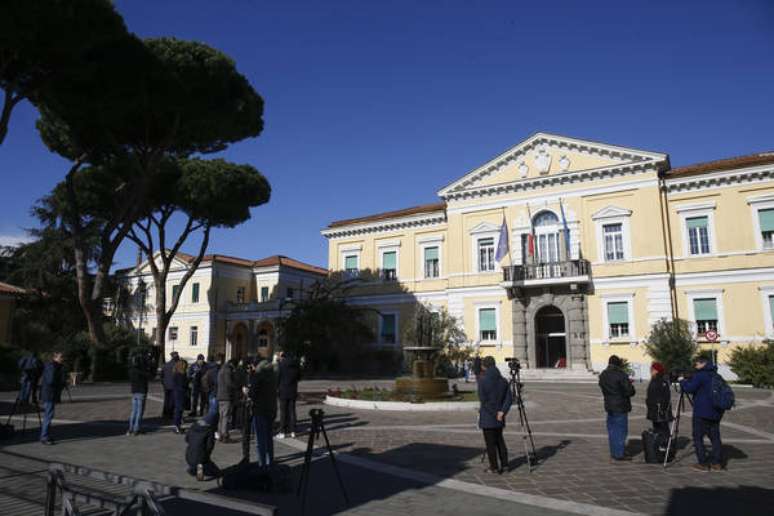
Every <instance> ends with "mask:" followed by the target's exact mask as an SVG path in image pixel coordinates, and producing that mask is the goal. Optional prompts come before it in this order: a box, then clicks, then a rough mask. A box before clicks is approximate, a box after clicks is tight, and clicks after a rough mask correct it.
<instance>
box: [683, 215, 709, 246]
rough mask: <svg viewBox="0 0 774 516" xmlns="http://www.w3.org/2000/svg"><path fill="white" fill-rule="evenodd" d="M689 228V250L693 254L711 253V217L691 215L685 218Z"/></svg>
mask: <svg viewBox="0 0 774 516" xmlns="http://www.w3.org/2000/svg"><path fill="white" fill-rule="evenodd" d="M685 224H686V227H687V228H688V251H689V252H690V254H692V255H701V254H709V252H710V243H709V218H708V217H707V216H702V217H690V218H687V219H685Z"/></svg>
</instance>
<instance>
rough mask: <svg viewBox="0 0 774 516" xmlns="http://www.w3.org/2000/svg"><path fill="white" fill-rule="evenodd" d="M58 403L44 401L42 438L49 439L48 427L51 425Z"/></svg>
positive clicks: (43, 439) (42, 439)
mask: <svg viewBox="0 0 774 516" xmlns="http://www.w3.org/2000/svg"><path fill="white" fill-rule="evenodd" d="M55 406H56V403H54V402H53V401H44V402H43V425H42V426H41V427H40V440H41V441H48V429H49V427H50V426H51V421H52V420H53V419H54V407H55Z"/></svg>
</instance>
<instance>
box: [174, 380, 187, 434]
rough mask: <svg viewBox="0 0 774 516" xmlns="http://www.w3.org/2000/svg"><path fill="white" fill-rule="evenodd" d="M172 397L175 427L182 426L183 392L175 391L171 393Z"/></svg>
mask: <svg viewBox="0 0 774 516" xmlns="http://www.w3.org/2000/svg"><path fill="white" fill-rule="evenodd" d="M172 397H173V400H174V405H175V407H174V420H173V424H174V425H175V426H180V425H182V424H183V404H184V403H185V390H183V389H175V390H173V391H172Z"/></svg>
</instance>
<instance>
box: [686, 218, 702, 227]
mask: <svg viewBox="0 0 774 516" xmlns="http://www.w3.org/2000/svg"><path fill="white" fill-rule="evenodd" d="M685 222H686V223H687V224H688V229H696V228H706V227H707V217H692V218H690V219H686V221H685Z"/></svg>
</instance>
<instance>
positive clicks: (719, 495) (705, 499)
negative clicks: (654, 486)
mask: <svg viewBox="0 0 774 516" xmlns="http://www.w3.org/2000/svg"><path fill="white" fill-rule="evenodd" d="M772 506H774V490H772V489H763V488H762V487H750V486H741V487H736V488H732V487H711V488H702V487H686V488H682V489H673V490H672V492H671V493H670V496H669V503H668V505H667V508H666V511H665V512H664V514H665V515H666V516H683V515H685V514H701V515H702V516H712V515H716V514H717V515H729V514H738V515H740V516H741V515H744V516H757V515H769V514H771V511H772Z"/></svg>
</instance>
